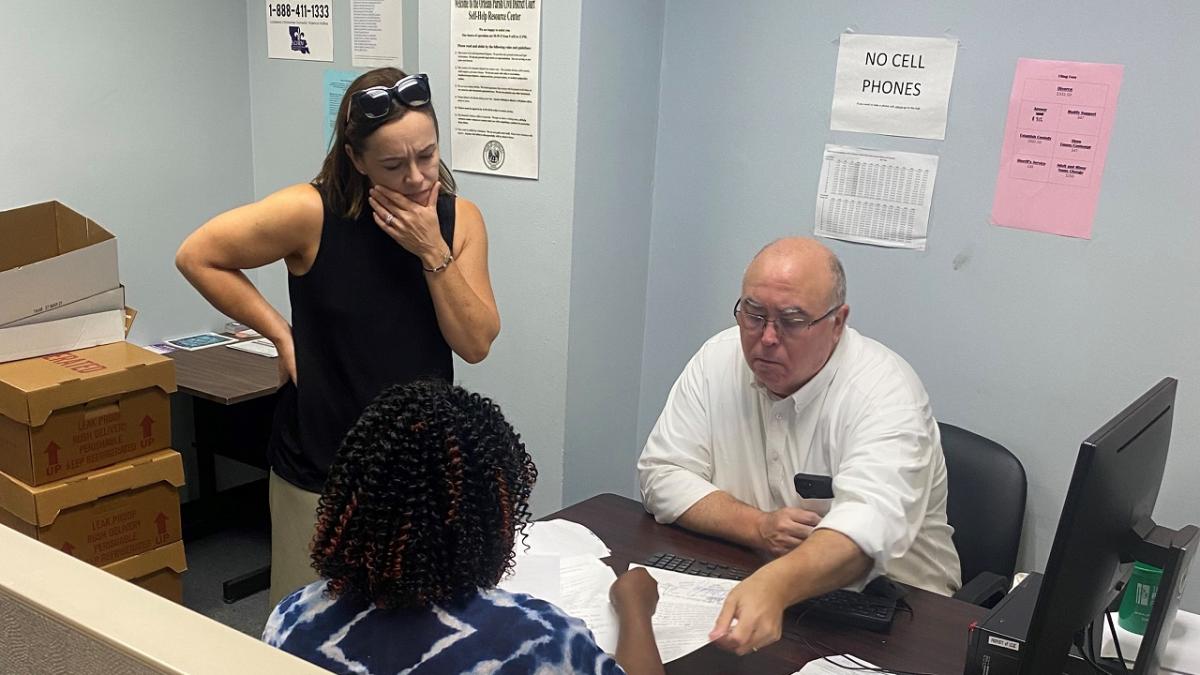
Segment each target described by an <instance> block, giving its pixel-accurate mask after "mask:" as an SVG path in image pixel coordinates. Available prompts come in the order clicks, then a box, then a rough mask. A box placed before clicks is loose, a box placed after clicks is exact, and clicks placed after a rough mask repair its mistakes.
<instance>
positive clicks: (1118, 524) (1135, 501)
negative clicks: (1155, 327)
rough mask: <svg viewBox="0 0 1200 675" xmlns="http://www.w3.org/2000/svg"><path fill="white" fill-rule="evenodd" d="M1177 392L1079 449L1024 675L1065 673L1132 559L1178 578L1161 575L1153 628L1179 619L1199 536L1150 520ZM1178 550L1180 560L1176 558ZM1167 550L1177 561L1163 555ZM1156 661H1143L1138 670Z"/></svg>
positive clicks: (1151, 395)
mask: <svg viewBox="0 0 1200 675" xmlns="http://www.w3.org/2000/svg"><path fill="white" fill-rule="evenodd" d="M1176 386H1177V382H1176V381H1175V380H1174V379H1172V378H1166V379H1164V380H1163V381H1161V382H1159V383H1158V384H1156V385H1155V386H1154V387H1152V388H1151V389H1150V390H1149V391H1148V392H1146V393H1145V394H1143V395H1142V396H1141V397H1140V398H1138V400H1137V401H1135V402H1134V403H1133V404H1132V405H1130V406H1129V407H1127V408H1125V409H1124V410H1122V411H1121V412H1120V413H1119V414H1118V415H1117V416H1116V417H1114V418H1112V420H1110V421H1109V422H1108V423H1107V424H1105V425H1104V426H1103V427H1101V428H1100V430H1099V431H1097V432H1096V433H1094V434H1092V435H1091V436H1090V437H1089V438H1088V439H1087V440H1085V441H1084V442H1083V445H1082V446H1081V447H1080V448H1079V455H1078V457H1077V459H1076V460H1075V471H1074V473H1073V474H1072V475H1071V483H1070V488H1069V489H1068V491H1067V496H1066V500H1065V502H1064V503H1063V509H1062V516H1061V517H1060V518H1059V521H1058V531H1057V532H1056V534H1055V535H1054V545H1053V547H1052V548H1051V550H1050V559H1049V562H1047V564H1046V572H1045V577H1044V579H1043V580H1042V585H1041V591H1040V592H1039V594H1038V599H1037V605H1036V607H1035V609H1034V612H1033V617H1032V619H1031V621H1030V624H1029V630H1028V632H1027V634H1026V636H1027V637H1026V645H1027V646H1026V652H1025V655H1024V657H1023V659H1022V666H1021V671H1020V672H1021V673H1022V674H1023V675H1024V674H1028V675H1034V674H1036V675H1046V673H1061V672H1063V667H1064V665H1065V664H1066V661H1067V658H1068V654H1069V652H1070V649H1071V645H1072V642H1073V638H1074V636H1075V635H1076V634H1077V633H1079V632H1080V631H1081V630H1083V629H1084V628H1086V627H1087V626H1088V625H1089V624H1091V623H1092V622H1093V621H1094V620H1097V619H1101V618H1102V617H1103V613H1104V612H1105V611H1107V609H1108V607H1109V605H1110V603H1111V602H1112V601H1113V600H1114V599H1115V598H1116V597H1117V595H1118V594H1119V592H1120V590H1121V589H1122V588H1123V586H1124V583H1125V580H1126V579H1127V578H1128V574H1129V571H1130V567H1131V564H1132V561H1133V560H1134V559H1135V557H1137V559H1140V560H1144V561H1145V562H1149V563H1151V564H1155V563H1156V562H1157V563H1158V564H1159V565H1160V566H1162V565H1164V564H1166V565H1168V566H1170V567H1171V568H1172V569H1170V570H1166V569H1164V576H1163V584H1164V587H1160V591H1159V594H1158V602H1156V604H1161V605H1162V607H1156V608H1155V611H1156V612H1157V614H1158V616H1157V617H1154V616H1152V619H1151V626H1150V628H1151V629H1153V630H1156V631H1157V630H1160V629H1161V628H1162V627H1163V623H1164V616H1166V621H1167V623H1168V624H1169V621H1170V617H1173V616H1174V611H1173V610H1174V604H1175V603H1177V602H1178V598H1177V597H1176V594H1175V588H1174V587H1165V586H1167V585H1169V584H1178V582H1179V581H1181V580H1182V573H1183V572H1185V571H1186V568H1187V563H1188V562H1190V554H1191V552H1193V551H1192V548H1194V547H1189V546H1188V544H1189V543H1192V540H1194V538H1195V530H1196V528H1194V527H1191V526H1189V528H1184V530H1181V531H1179V532H1176V531H1174V530H1168V529H1167V528H1157V527H1156V526H1155V525H1154V524H1153V521H1151V520H1150V516H1151V513H1152V512H1153V511H1154V502H1155V500H1156V499H1157V498H1158V491H1159V485H1160V483H1161V481H1162V476H1163V469H1164V467H1165V466H1166V462H1167V448H1168V446H1169V444H1170V440H1171V421H1172V413H1173V412H1174V407H1175V390H1176ZM1164 533H1165V534H1166V535H1167V536H1166V539H1167V542H1166V545H1165V547H1162V546H1156V545H1155V543H1153V540H1159V539H1161V537H1160V536H1159V535H1162V534H1164ZM1181 533H1182V535H1183V536H1175V535H1180V534H1181ZM1152 534H1153V536H1152ZM1173 537H1174V538H1173ZM1180 542H1182V544H1183V551H1182V554H1181V553H1180V551H1179V550H1176V549H1178V548H1179V546H1178V545H1177V544H1179V543H1180ZM1158 543H1159V544H1162V542H1161V541H1160V542H1158ZM1172 546H1174V547H1175V549H1172ZM1160 548H1162V550H1163V551H1169V550H1174V553H1173V554H1172V555H1171V556H1167V555H1166V554H1165V553H1164V554H1163V555H1159V553H1162V551H1160V550H1159V549H1160ZM1146 558H1153V559H1152V560H1147V559H1146ZM1168 558H1169V559H1168ZM1180 567H1182V570H1181V569H1179V568H1180ZM1168 572H1170V574H1168ZM1168 577H1170V579H1168ZM1164 596H1166V597H1164ZM1168 605H1170V607H1169V609H1170V610H1171V611H1170V612H1169V613H1167V609H1168ZM1156 619H1157V620H1156ZM1097 627H1098V628H1099V627H1100V626H1099V625H1098V626H1097ZM1168 628H1169V625H1168ZM1149 637H1151V636H1150V631H1149V630H1148V631H1147V638H1149ZM1154 637H1157V633H1156V634H1155V636H1154ZM1153 642H1154V641H1153V640H1151V644H1150V645H1149V647H1150V651H1154V646H1155V645H1154V644H1153ZM1145 644H1146V643H1145V642H1143V645H1145ZM1158 646H1159V647H1161V645H1158ZM1145 648H1146V647H1145V646H1144V647H1143V649H1145ZM1160 653H1161V652H1160ZM1140 656H1141V655H1140ZM1152 658H1154V655H1145V659H1142V658H1139V664H1138V665H1142V661H1144V660H1145V661H1149V660H1150V659H1152Z"/></svg>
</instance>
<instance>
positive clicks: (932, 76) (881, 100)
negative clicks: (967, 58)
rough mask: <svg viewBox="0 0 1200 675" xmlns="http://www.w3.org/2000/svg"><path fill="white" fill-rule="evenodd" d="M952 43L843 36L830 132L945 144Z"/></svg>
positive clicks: (954, 42)
mask: <svg viewBox="0 0 1200 675" xmlns="http://www.w3.org/2000/svg"><path fill="white" fill-rule="evenodd" d="M957 55H958V40H957V39H955V38H944V37H943V38H927V37H904V36H894V35H859V34H857V33H843V34H842V37H841V40H840V46H839V47H838V64H837V76H836V80H835V82H834V87H833V111H832V113H831V115H830V117H829V128H830V129H833V130H834V131H861V132H866V133H869V134H886V135H888V136H911V137H913V138H932V139H935V140H942V139H944V138H946V112H947V109H948V106H949V104H950V85H951V83H952V82H953V81H954V60H955V58H956V57H957Z"/></svg>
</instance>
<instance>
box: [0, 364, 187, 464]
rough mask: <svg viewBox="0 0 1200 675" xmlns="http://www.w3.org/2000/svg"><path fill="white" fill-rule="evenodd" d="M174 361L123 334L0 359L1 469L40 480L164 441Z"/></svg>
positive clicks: (168, 427) (155, 447)
mask: <svg viewBox="0 0 1200 675" xmlns="http://www.w3.org/2000/svg"><path fill="white" fill-rule="evenodd" d="M174 391H175V362H174V361H172V360H171V359H170V358H167V357H165V356H162V355H161V354H155V353H154V352H151V351H148V350H146V349H142V348H141V347H138V346H136V345H133V344H130V343H128V342H118V343H115V344H110V345H104V346H101V347H92V348H90V349H80V350H79V351H74V352H63V353H61V354H51V355H49V356H41V357H38V358H34V359H26V360H24V361H13V362H12V363H3V364H0V471H2V472H4V473H6V474H8V475H10V476H12V477H14V478H17V479H19V480H22V481H24V482H26V483H28V484H29V485H42V484H44V483H49V482H51V481H56V480H62V479H63V478H68V477H70V476H75V475H78V474H82V473H85V472H87V471H91V470H93V469H98V468H100V467H104V466H108V465H110V464H114V463H116V462H119V461H122V460H125V459H128V458H130V457H136V456H138V455H144V454H146V453H148V452H153V451H155V450H161V449H163V448H166V447H169V446H170V445H171V392H174Z"/></svg>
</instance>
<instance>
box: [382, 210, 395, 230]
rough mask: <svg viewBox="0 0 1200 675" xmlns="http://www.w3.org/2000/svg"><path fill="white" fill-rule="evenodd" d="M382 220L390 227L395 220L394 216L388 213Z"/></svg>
mask: <svg viewBox="0 0 1200 675" xmlns="http://www.w3.org/2000/svg"><path fill="white" fill-rule="evenodd" d="M383 222H385V223H387V224H388V226H389V227H391V226H392V225H393V224H394V223H395V222H396V216H393V215H392V214H390V213H389V214H388V217H387V219H386V220H384V221H383Z"/></svg>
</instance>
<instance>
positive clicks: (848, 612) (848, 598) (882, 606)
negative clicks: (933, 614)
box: [642, 553, 896, 633]
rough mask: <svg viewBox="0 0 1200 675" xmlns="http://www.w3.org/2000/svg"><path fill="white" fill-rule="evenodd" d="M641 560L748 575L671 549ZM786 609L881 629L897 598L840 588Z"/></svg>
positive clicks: (676, 568) (715, 574)
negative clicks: (684, 555)
mask: <svg viewBox="0 0 1200 675" xmlns="http://www.w3.org/2000/svg"><path fill="white" fill-rule="evenodd" d="M642 564H643V565H645V566H646V567H657V568H659V569H664V570H671V571H672V572H681V573H683V574H692V575H695V576H699V577H711V578H714V579H733V580H736V581H741V580H742V579H745V578H746V577H748V576H750V573H749V572H747V571H746V570H743V569H739V568H737V567H730V566H729V565H722V564H720V563H714V562H708V561H705V560H696V559H695V558H685V557H683V556H678V555H675V554H673V553H656V554H654V555H652V556H650V557H649V558H647V559H646V560H645V561H644V562H643V563H642ZM788 612H789V613H794V614H797V615H803V616H813V617H817V618H822V619H828V620H830V621H837V622H838V623H843V624H846V625H850V626H857V627H859V628H865V629H867V630H871V631H876V632H879V633H883V632H887V631H888V629H890V628H891V627H892V619H894V618H895V616H896V600H895V599H893V598H887V597H878V596H873V595H864V594H862V593H855V592H854V591H847V590H844V589H842V590H836V591H833V592H832V593H826V594H825V595H818V596H817V597H815V598H809V599H808V600H805V601H804V602H801V603H798V604H796V605H793V606H792V607H790V608H788Z"/></svg>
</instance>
